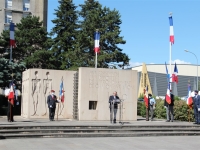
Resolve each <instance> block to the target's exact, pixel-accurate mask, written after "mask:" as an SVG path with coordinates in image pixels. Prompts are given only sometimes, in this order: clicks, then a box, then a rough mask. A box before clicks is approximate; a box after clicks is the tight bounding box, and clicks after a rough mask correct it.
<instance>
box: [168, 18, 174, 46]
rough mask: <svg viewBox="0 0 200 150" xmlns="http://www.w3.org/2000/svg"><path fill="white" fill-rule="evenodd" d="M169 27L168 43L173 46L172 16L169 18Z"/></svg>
mask: <svg viewBox="0 0 200 150" xmlns="http://www.w3.org/2000/svg"><path fill="white" fill-rule="evenodd" d="M169 25H170V38H169V41H170V43H171V44H174V27H173V19H172V16H170V17H169Z"/></svg>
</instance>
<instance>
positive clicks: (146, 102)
mask: <svg viewBox="0 0 200 150" xmlns="http://www.w3.org/2000/svg"><path fill="white" fill-rule="evenodd" d="M144 102H145V106H146V108H148V107H149V97H148V85H147V86H146V89H145V94H144Z"/></svg>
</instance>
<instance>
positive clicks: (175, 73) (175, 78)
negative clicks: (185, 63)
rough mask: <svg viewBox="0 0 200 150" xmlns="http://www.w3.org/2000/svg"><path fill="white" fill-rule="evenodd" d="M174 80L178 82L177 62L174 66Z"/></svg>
mask: <svg viewBox="0 0 200 150" xmlns="http://www.w3.org/2000/svg"><path fill="white" fill-rule="evenodd" d="M172 82H176V83H178V68H177V66H176V63H175V66H174V73H173V74H172Z"/></svg>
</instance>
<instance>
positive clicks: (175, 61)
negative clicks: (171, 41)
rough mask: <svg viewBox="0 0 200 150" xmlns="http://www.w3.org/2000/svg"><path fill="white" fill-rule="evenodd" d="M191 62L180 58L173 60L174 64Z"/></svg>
mask: <svg viewBox="0 0 200 150" xmlns="http://www.w3.org/2000/svg"><path fill="white" fill-rule="evenodd" d="M175 63H176V64H191V63H190V62H186V61H184V60H180V59H175V60H172V64H175Z"/></svg>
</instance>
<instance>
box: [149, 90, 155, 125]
mask: <svg viewBox="0 0 200 150" xmlns="http://www.w3.org/2000/svg"><path fill="white" fill-rule="evenodd" d="M149 104H150V112H151V121H153V116H154V110H155V106H156V101H155V99H154V98H153V97H152V95H151V94H149Z"/></svg>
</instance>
